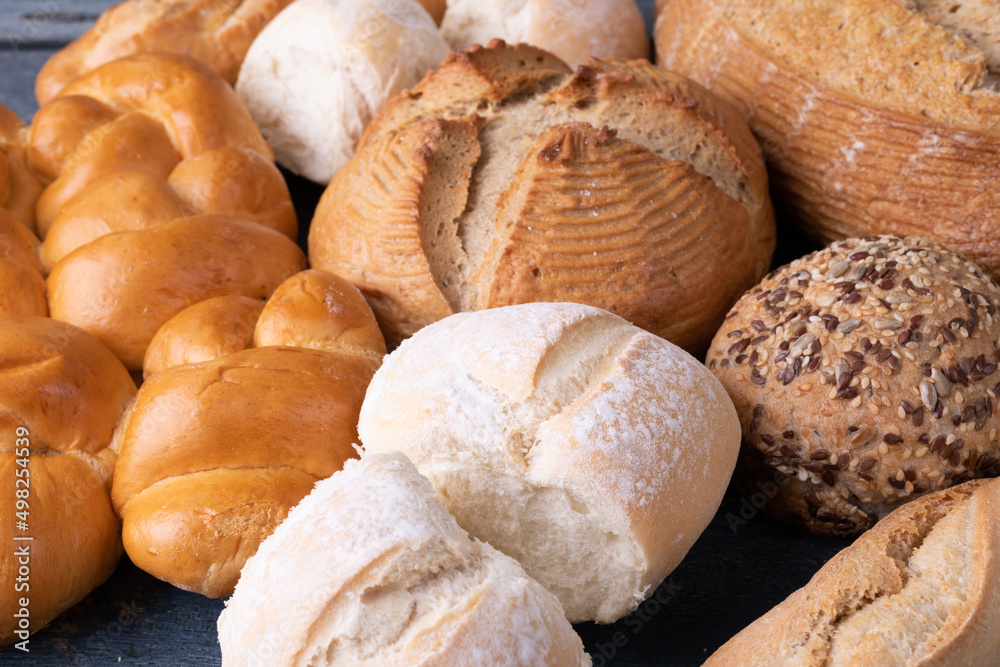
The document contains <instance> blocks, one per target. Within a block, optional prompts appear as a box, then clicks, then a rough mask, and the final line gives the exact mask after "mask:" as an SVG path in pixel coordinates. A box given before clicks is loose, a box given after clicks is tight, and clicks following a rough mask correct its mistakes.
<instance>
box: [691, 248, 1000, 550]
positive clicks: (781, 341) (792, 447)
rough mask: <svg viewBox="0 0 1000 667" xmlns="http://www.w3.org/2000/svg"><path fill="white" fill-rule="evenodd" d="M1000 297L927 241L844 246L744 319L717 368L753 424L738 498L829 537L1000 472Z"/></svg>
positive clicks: (780, 281)
mask: <svg viewBox="0 0 1000 667" xmlns="http://www.w3.org/2000/svg"><path fill="white" fill-rule="evenodd" d="M998 304H1000V287H998V285H997V284H996V283H995V282H994V281H993V279H992V278H990V277H989V276H988V275H987V274H986V273H985V272H984V271H982V270H981V269H980V268H979V267H978V266H977V265H975V264H974V263H972V262H970V261H968V260H966V258H965V257H964V256H962V255H961V254H959V253H958V252H955V251H952V250H949V249H948V248H946V247H944V246H942V245H940V244H937V243H934V242H931V241H925V240H921V239H915V238H898V237H888V236H882V237H867V238H864V239H849V240H847V241H842V242H837V243H834V244H832V245H830V246H828V247H826V248H824V249H823V250H821V251H819V252H816V253H813V254H811V255H808V256H806V257H804V258H802V259H799V260H796V261H794V262H792V263H791V264H789V265H787V266H784V267H782V268H780V269H778V270H777V271H775V272H773V273H772V274H770V275H768V276H767V277H766V278H765V279H764V280H763V281H762V282H761V283H760V284H759V285H757V286H756V287H755V288H754V289H752V290H751V291H750V292H748V293H747V294H745V295H744V296H743V298H742V299H740V301H739V302H738V303H737V304H736V305H735V306H734V307H733V309H732V311H730V313H729V315H728V316H727V318H726V321H725V324H724V325H723V327H722V328H721V329H720V330H719V331H718V333H716V335H715V339H714V340H713V342H712V347H711V349H710V350H709V353H708V357H707V359H706V362H707V364H708V367H709V368H710V369H711V370H712V372H714V373H715V375H716V377H718V378H719V380H721V381H722V383H723V385H725V387H726V389H727V390H728V392H729V395H730V396H731V397H732V399H733V402H734V403H735V404H736V407H737V410H738V412H739V414H740V422H741V424H742V428H743V438H744V440H743V447H742V452H741V456H740V463H739V464H738V466H737V474H736V477H737V480H738V484H741V485H744V487H745V488H751V487H753V486H754V484H757V483H766V482H774V483H776V484H777V487H778V492H777V495H776V496H775V497H774V498H773V499H772V500H771V502H769V503H768V505H767V506H766V507H765V510H766V511H768V512H769V513H771V514H773V515H775V516H778V517H780V518H782V519H785V520H790V521H793V522H796V523H802V524H804V525H805V526H807V527H808V528H809V529H810V530H812V531H813V532H817V533H825V534H851V533H856V532H859V531H861V530H865V529H867V528H869V527H871V525H872V524H874V523H875V521H877V520H878V519H880V518H881V517H883V516H885V515H886V514H888V513H889V512H890V511H891V510H892V509H894V508H895V507H896V506H898V505H899V504H901V503H903V502H906V501H908V500H911V499H912V498H915V497H917V496H919V495H921V494H923V493H928V492H931V491H936V490H939V489H942V488H945V487H948V486H951V485H953V484H957V483H959V482H962V481H965V480H967V479H970V478H974V477H981V476H984V475H992V474H995V473H996V472H997V469H996V464H997V461H998V458H1000V444H998V441H997V436H998V428H1000V424H998V422H1000V417H998V416H997V415H996V414H994V403H995V402H996V401H997V393H998V391H1000V374H997V373H996V370H997V365H998V363H1000V319H998V318H997V305H998Z"/></svg>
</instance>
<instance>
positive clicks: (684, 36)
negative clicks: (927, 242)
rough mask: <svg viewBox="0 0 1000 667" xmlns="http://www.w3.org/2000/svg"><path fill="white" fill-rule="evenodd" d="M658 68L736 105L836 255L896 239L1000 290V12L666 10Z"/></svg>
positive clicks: (987, 5) (710, 6)
mask: <svg viewBox="0 0 1000 667" xmlns="http://www.w3.org/2000/svg"><path fill="white" fill-rule="evenodd" d="M660 7H661V11H660V12H659V15H658V17H657V20H656V51H657V61H658V63H659V64H660V65H661V66H663V67H665V68H667V69H669V70H670V71H673V72H677V73H679V74H682V75H684V76H688V77H690V78H691V79H693V80H695V81H697V82H698V83H700V84H702V85H704V86H705V87H707V88H708V89H710V90H711V91H712V92H713V93H716V94H718V95H719V96H720V97H722V98H723V99H725V100H726V101H727V102H730V103H732V104H734V105H735V106H737V107H738V108H739V109H740V111H741V112H742V113H743V115H744V117H745V118H746V119H747V122H748V123H749V124H750V127H751V128H752V129H753V131H754V133H755V134H756V135H757V137H758V138H759V139H760V141H761V144H762V145H763V146H764V148H765V150H766V152H767V154H768V162H767V165H768V171H769V172H770V174H771V178H772V181H773V185H774V187H773V189H772V192H773V195H774V197H775V200H776V203H779V204H780V205H781V208H782V209H783V210H784V211H787V212H788V213H789V214H790V215H789V216H788V218H789V220H794V221H796V222H797V224H799V225H800V226H801V228H802V229H803V230H804V231H805V232H806V233H807V234H809V235H811V236H812V237H814V238H816V239H819V240H821V241H822V242H824V243H827V242H830V241H833V240H837V239H842V238H845V237H855V236H868V235H872V234H897V235H911V236H920V237H923V238H929V239H934V240H936V241H938V242H940V243H944V244H945V245H947V246H950V247H953V248H955V249H956V250H960V251H961V252H963V253H965V255H966V256H967V257H968V258H969V259H971V260H973V261H975V262H977V263H978V264H979V265H980V266H982V267H983V269H985V270H986V271H987V272H988V273H990V275H992V276H993V277H994V278H1000V158H998V156H1000V3H998V2H997V0H968V1H952V0H889V1H884V0H809V1H808V2H803V1H802V0H771V1H770V2H747V1H746V0H665V1H664V2H661V3H660Z"/></svg>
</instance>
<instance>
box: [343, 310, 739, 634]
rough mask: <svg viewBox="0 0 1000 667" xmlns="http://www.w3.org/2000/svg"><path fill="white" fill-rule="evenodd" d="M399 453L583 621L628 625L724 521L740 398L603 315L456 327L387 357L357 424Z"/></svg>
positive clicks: (427, 332) (445, 325) (465, 521)
mask: <svg viewBox="0 0 1000 667" xmlns="http://www.w3.org/2000/svg"><path fill="white" fill-rule="evenodd" d="M358 430H359V433H360V435H361V441H362V444H363V445H364V448H365V451H366V452H369V453H370V452H384V451H387V450H399V451H402V452H403V453H404V454H406V455H407V456H409V457H410V458H411V459H412V460H413V462H414V463H415V464H416V466H417V468H418V469H419V470H420V471H421V473H422V474H424V475H426V476H427V477H428V478H430V480H431V481H432V482H433V483H434V485H435V486H436V487H437V488H438V490H439V492H440V493H441V494H442V497H443V499H444V503H445V505H446V507H448V509H449V511H451V512H452V514H454V515H455V517H456V519H457V520H458V522H459V525H461V526H462V527H463V528H464V529H466V530H468V531H469V532H470V533H471V534H472V535H474V536H475V537H477V538H479V539H482V540H484V541H487V542H489V543H490V544H491V545H493V546H494V547H496V548H497V549H499V550H500V551H502V552H504V553H506V554H507V555H509V556H513V557H514V558H515V559H517V560H518V561H519V562H520V563H521V565H522V566H523V567H524V568H525V570H526V571H527V572H528V574H529V575H531V576H532V577H534V578H535V579H537V580H538V581H539V582H541V583H542V584H543V585H544V586H546V587H547V588H548V589H549V590H550V591H552V592H554V593H555V594H556V595H557V596H558V597H559V599H560V601H561V602H562V604H563V607H564V608H565V610H566V614H567V617H568V618H569V619H570V620H571V621H572V622H578V621H585V620H597V621H599V622H605V623H608V622H613V621H615V620H617V619H618V618H621V617H622V616H624V615H625V614H627V613H629V612H631V611H632V610H634V609H635V608H636V607H637V606H638V604H639V603H640V602H641V601H642V600H644V599H645V598H646V597H648V596H649V595H651V594H652V592H653V591H654V590H655V588H656V586H658V585H659V584H660V582H661V581H662V580H663V579H664V578H665V577H666V576H667V574H669V572H670V571H671V570H672V569H673V568H674V567H676V565H677V564H678V563H679V562H680V561H681V559H682V558H683V557H684V555H685V554H686V553H687V551H688V549H689V548H690V547H691V545H692V544H693V543H694V541H695V539H697V537H698V535H699V534H700V533H701V532H702V531H703V530H704V528H705V527H706V526H707V525H708V522H709V521H710V520H711V518H712V515H713V513H714V512H715V510H716V508H717V507H718V505H719V503H720V502H721V499H722V494H723V492H724V491H725V488H726V485H727V483H728V481H729V476H730V474H731V472H732V469H733V466H734V464H735V461H736V454H737V451H738V449H739V423H738V420H737V417H736V414H735V411H734V410H733V407H732V403H731V401H730V400H729V398H728V397H727V396H726V394H725V390H724V389H723V387H722V386H721V384H719V383H718V382H717V381H716V380H715V379H714V378H713V377H712V375H711V373H709V372H708V370H707V369H706V368H705V367H704V366H702V365H701V364H699V363H698V362H697V361H695V360H694V359H693V358H691V357H690V356H689V355H688V354H686V353H685V352H683V351H682V350H680V349H679V348H677V347H676V346H674V345H672V344H670V343H667V342H666V341H664V340H662V339H660V338H657V337H655V336H653V335H651V334H649V333H647V332H645V331H642V330H641V329H639V328H637V327H635V326H632V325H630V324H628V323H627V322H625V321H624V320H622V319H621V318H619V317H617V316H615V315H613V314H611V313H607V312H605V311H601V310H599V309H597V308H593V307H590V306H581V305H576V304H549V303H544V304H543V303H537V304H525V305H520V306H510V307H506V308H498V309H491V310H485V311H480V312H477V313H461V314H458V315H453V316H451V317H449V318H447V319H445V320H442V321H441V322H438V323H435V324H433V325H431V326H430V327H427V328H426V329H424V330H422V331H421V332H419V333H418V334H416V335H415V336H414V337H413V338H411V339H409V340H407V341H405V342H404V343H403V344H402V345H400V347H399V348H398V349H397V350H396V351H395V352H393V353H392V354H390V355H389V356H388V357H386V361H385V364H384V365H383V367H382V368H381V369H380V370H379V372H378V373H377V374H376V376H375V378H374V379H373V381H372V384H371V386H370V387H369V391H368V394H367V395H366V397H365V402H364V405H363V407H362V410H361V418H360V422H359V426H358Z"/></svg>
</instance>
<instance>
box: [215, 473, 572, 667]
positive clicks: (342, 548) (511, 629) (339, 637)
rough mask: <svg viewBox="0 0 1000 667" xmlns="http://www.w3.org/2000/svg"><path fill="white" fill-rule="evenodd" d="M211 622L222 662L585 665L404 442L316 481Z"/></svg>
mask: <svg viewBox="0 0 1000 667" xmlns="http://www.w3.org/2000/svg"><path fill="white" fill-rule="evenodd" d="M317 562H322V563H324V566H323V567H320V568H316V563H317ZM498 621H502V622H498ZM218 626H219V643H220V644H221V645H222V660H223V664H224V665H241V666H243V665H245V666H247V667H257V666H258V665H259V666H261V667H263V666H264V665H267V666H268V667H271V666H274V667H285V666H288V667H291V666H293V665H294V666H297V667H299V666H300V667H304V666H305V665H312V666H313V667H319V666H321V665H322V666H328V665H336V664H352V665H379V666H382V665H386V666H393V667H395V666H399V667H402V666H404V665H405V666H407V667H410V666H413V667H417V666H428V667H429V666H430V665H479V666H482V667H492V666H494V665H495V666H500V665H509V666H510V667H515V666H516V667H528V666H530V667H542V666H546V665H547V666H551V667H582V666H586V665H590V660H589V658H588V657H587V655H586V653H584V652H583V646H582V644H581V642H580V639H579V637H577V635H576V634H575V633H574V632H573V630H572V628H571V626H570V625H569V623H568V622H567V621H566V619H565V618H564V617H563V615H562V609H561V607H560V606H559V602H558V601H557V600H556V599H555V597H553V596H552V595H551V594H550V593H548V592H547V591H545V590H544V589H543V588H542V587H541V586H539V585H538V583H537V582H535V581H532V580H531V579H529V578H528V577H527V576H526V575H525V573H524V571H523V570H522V569H521V568H520V567H519V566H518V565H517V563H516V562H514V561H513V560H512V559H510V558H508V557H506V556H504V555H503V554H500V553H499V552H497V551H496V550H494V549H493V548H492V547H490V546H489V545H488V544H485V543H482V542H479V541H475V540H471V539H469V536H468V535H467V534H466V533H465V532H464V531H463V530H462V529H461V528H459V527H458V525H457V524H456V523H455V520H454V518H452V517H451V516H450V515H449V514H448V512H447V511H446V510H445V508H444V507H443V506H442V505H441V504H440V502H439V499H438V498H437V497H436V496H435V494H434V489H433V487H432V486H431V485H430V484H429V483H428V482H427V480H426V479H424V478H423V477H421V476H420V474H419V473H418V472H417V470H416V468H414V466H413V464H412V463H410V462H409V461H408V460H407V459H406V457H405V456H402V455H401V454H399V453H391V454H384V455H377V454H376V455H368V456H366V457H365V458H364V460H363V461H360V462H355V461H349V462H348V463H347V465H346V466H345V468H344V470H343V471H342V472H339V473H337V474H336V475H334V476H333V477H332V478H330V479H328V480H325V481H323V482H320V483H319V484H317V485H316V488H315V490H314V491H313V493H311V494H310V495H308V496H307V497H306V498H304V499H303V500H302V502H301V503H299V505H298V506H297V507H295V508H294V509H293V510H292V511H291V513H290V514H289V517H288V519H287V520H286V521H285V522H284V523H282V524H281V525H280V526H278V528H277V529H276V530H275V532H274V534H273V535H272V536H271V537H269V538H268V539H267V540H266V541H265V542H264V544H263V545H262V546H261V548H260V549H259V550H258V552H257V555H255V556H254V557H253V558H252V559H250V561H249V562H248V563H247V566H246V568H245V570H244V572H243V576H242V578H241V580H240V583H239V585H238V586H237V587H236V592H235V594H234V595H233V597H232V599H230V600H229V601H228V603H227V605H226V609H225V610H224V611H223V612H222V614H221V615H220V616H219V622H218Z"/></svg>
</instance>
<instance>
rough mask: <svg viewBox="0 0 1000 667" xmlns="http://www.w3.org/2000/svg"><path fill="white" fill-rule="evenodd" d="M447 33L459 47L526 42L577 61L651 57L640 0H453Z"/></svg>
mask: <svg viewBox="0 0 1000 667" xmlns="http://www.w3.org/2000/svg"><path fill="white" fill-rule="evenodd" d="M441 32H442V34H444V38H445V39H446V40H448V44H450V45H451V47H452V48H453V49H464V48H466V47H468V46H471V45H472V44H482V45H486V44H489V43H490V40H492V39H495V38H498V39H502V40H504V41H505V42H507V43H509V44H517V43H520V42H526V43H528V44H531V45H533V46H537V47H540V48H543V49H545V50H546V51H549V52H551V53H554V54H555V55H557V56H559V57H560V58H561V59H562V60H565V61H566V62H567V63H569V64H570V65H572V66H576V65H581V64H583V62H584V61H586V60H587V58H590V57H594V58H647V59H648V58H649V55H650V46H649V34H648V33H647V32H646V23H645V21H644V20H643V18H642V12H641V11H640V10H639V7H638V5H636V3H635V1H634V0H448V9H447V11H446V12H445V15H444V21H442V23H441Z"/></svg>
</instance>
